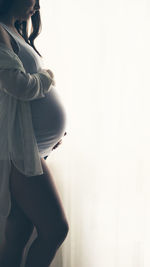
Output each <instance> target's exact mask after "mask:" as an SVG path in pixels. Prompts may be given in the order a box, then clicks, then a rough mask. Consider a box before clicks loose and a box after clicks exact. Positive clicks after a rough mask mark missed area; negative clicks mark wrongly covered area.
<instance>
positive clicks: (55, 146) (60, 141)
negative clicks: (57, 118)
mask: <svg viewBox="0 0 150 267" xmlns="http://www.w3.org/2000/svg"><path fill="white" fill-rule="evenodd" d="M66 134H67V133H66V132H65V133H64V136H65V135H66ZM61 143H62V139H60V140H59V141H58V143H57V144H56V145H54V147H53V148H52V150H53V149H55V148H57V147H58V146H59V145H60V144H61Z"/></svg>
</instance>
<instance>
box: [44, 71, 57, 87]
mask: <svg viewBox="0 0 150 267" xmlns="http://www.w3.org/2000/svg"><path fill="white" fill-rule="evenodd" d="M46 71H47V72H48V73H49V75H50V78H51V79H52V85H54V86H55V85H56V83H55V80H54V74H53V72H52V71H51V70H49V69H46Z"/></svg>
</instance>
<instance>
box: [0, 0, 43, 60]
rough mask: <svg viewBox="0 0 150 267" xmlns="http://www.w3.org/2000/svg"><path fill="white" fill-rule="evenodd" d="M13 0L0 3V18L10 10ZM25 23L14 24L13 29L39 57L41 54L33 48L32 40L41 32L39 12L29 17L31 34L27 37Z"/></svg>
mask: <svg viewBox="0 0 150 267" xmlns="http://www.w3.org/2000/svg"><path fill="white" fill-rule="evenodd" d="M13 2H14V0H2V3H1V1H0V16H2V15H5V14H7V12H8V11H9V9H10V8H11V6H12V4H13ZM28 26H29V25H28V22H27V21H22V22H20V21H18V20H16V22H15V27H16V29H17V31H18V33H19V34H20V35H21V36H22V37H23V38H24V40H25V41H26V43H28V44H29V45H30V46H32V47H33V49H34V50H35V51H36V52H37V54H38V55H39V56H40V57H42V56H41V54H40V53H39V52H38V50H37V49H36V48H35V45H34V40H35V39H36V37H37V36H38V35H39V34H40V32H41V28H42V25H41V16H40V11H39V10H37V11H36V12H35V13H34V14H33V15H32V16H31V33H30V35H29V33H28V31H29V27H28Z"/></svg>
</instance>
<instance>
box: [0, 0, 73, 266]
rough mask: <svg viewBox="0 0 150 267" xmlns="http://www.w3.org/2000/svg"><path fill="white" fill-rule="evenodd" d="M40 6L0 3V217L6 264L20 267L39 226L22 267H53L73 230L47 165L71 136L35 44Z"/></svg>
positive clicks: (0, 253) (1, 257)
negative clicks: (59, 147) (70, 229)
mask: <svg viewBox="0 0 150 267" xmlns="http://www.w3.org/2000/svg"><path fill="white" fill-rule="evenodd" d="M39 9H40V5H39V1H38V0H1V1H0V219H1V218H5V219H6V224H5V230H4V240H3V242H2V243H1V246H0V266H1V267H20V264H21V260H22V256H23V251H24V248H25V246H26V244H27V242H28V240H29V238H30V236H31V234H32V232H33V229H34V227H35V228H36V230H37V238H36V239H35V240H34V241H33V243H32V244H31V246H30V248H29V251H28V255H27V258H26V262H25V267H48V266H50V263H51V262H52V260H53V258H54V256H55V254H56V251H57V249H58V248H59V247H60V245H61V244H62V243H63V241H64V240H65V238H66V236H67V233H68V229H69V226H68V222H67V218H66V216H65V212H64V209H63V206H62V203H61V200H60V198H59V195H58V192H57V189H56V186H55V183H54V180H53V177H52V175H51V172H50V170H49V169H48V167H47V165H46V162H45V159H46V157H47V156H48V155H49V154H50V153H51V151H52V150H53V149H54V148H56V147H57V146H58V145H59V144H60V143H61V140H62V139H61V137H63V136H64V135H65V134H66V132H65V123H66V116H65V110H64V108H63V105H62V104H61V101H60V99H59V96H58V93H57V91H56V88H55V81H54V75H53V73H52V71H51V70H49V69H48V70H46V69H43V68H42V60H41V55H40V53H39V52H38V51H37V50H36V48H35V46H34V39H35V38H36V36H37V35H38V33H39V29H40V11H39ZM29 20H31V25H32V31H33V32H32V34H30V36H28V25H29ZM0 235H1V232H0Z"/></svg>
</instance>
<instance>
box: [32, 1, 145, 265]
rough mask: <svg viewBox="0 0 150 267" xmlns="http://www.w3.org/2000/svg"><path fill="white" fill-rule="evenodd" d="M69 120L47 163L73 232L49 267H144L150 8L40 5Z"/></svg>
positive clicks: (48, 56) (42, 44)
mask: <svg viewBox="0 0 150 267" xmlns="http://www.w3.org/2000/svg"><path fill="white" fill-rule="evenodd" d="M41 15H42V24H43V28H42V33H41V34H40V36H39V37H38V38H37V41H36V45H37V46H38V48H39V51H40V52H41V54H42V55H43V57H44V58H45V66H46V67H48V68H50V69H51V70H52V71H53V72H54V74H55V80H56V87H57V89H58V90H59V93H60V95H61V96H62V101H63V103H64V105H65V107H66V110H67V115H68V124H67V133H68V135H67V136H65V137H64V139H63V142H62V144H61V145H60V146H59V148H57V149H56V150H55V152H53V154H51V156H50V157H49V158H48V159H47V164H48V166H49V168H50V169H51V170H52V172H53V175H54V177H55V181H56V184H57V188H58V191H59V193H60V196H61V199H62V202H63V205H64V209H65V212H66V215H67V218H68V221H69V224H70V231H69V234H68V236H67V238H66V240H65V241H64V243H63V244H62V246H61V248H60V249H59V251H58V252H57V254H56V257H55V259H54V260H53V263H52V267H77V266H78V267H127V266H128V267H148V266H150V253H149V252H150V3H149V1H148V0H147V1H146V0H138V1H137V0H122V1H121V0H114V1H111V0H93V1H90V0H86V1H85V0H80V1H79V0H63V1H60V0H55V1H49V0H41Z"/></svg>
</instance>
